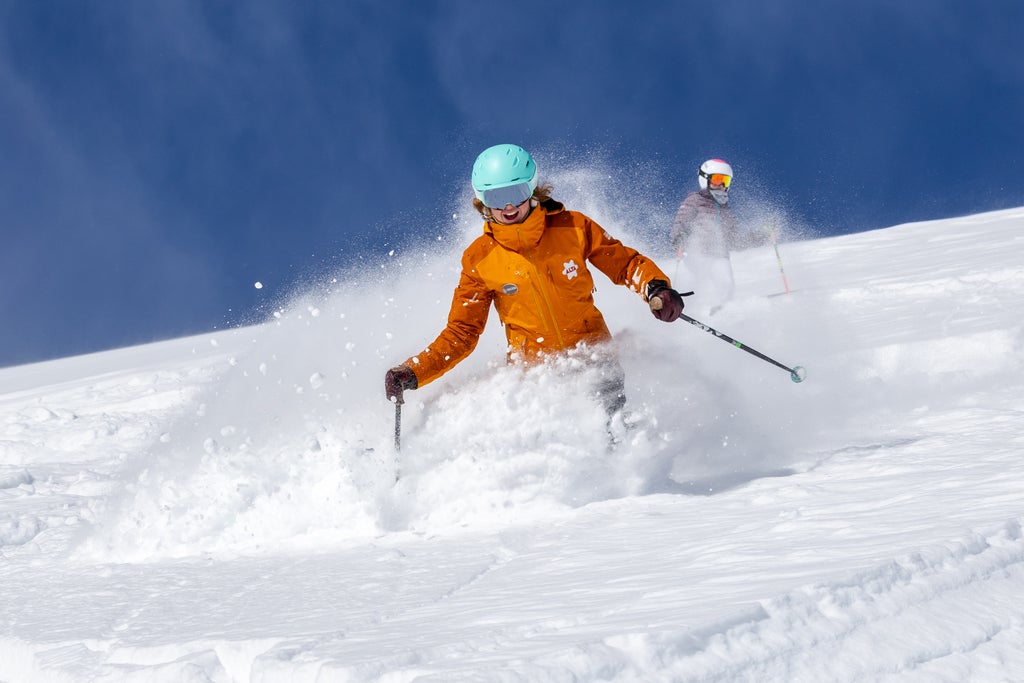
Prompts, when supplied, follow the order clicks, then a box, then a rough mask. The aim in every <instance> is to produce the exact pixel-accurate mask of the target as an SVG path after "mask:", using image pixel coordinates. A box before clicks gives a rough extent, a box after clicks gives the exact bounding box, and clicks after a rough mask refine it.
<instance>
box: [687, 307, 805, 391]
mask: <svg viewBox="0 0 1024 683" xmlns="http://www.w3.org/2000/svg"><path fill="white" fill-rule="evenodd" d="M679 318H680V319H681V320H685V321H686V322H688V323H690V324H691V325H693V326H694V327H699V328H700V329H702V330H704V331H705V332H708V333H710V334H713V335H715V336H716V337H718V338H719V339H721V340H723V341H727V342H729V343H730V344H732V345H733V346H735V347H736V348H738V349H742V350H743V351H746V352H747V353H749V354H751V355H752V356H757V357H758V358H760V359H761V360H764V361H768V362H769V363H771V364H772V365H774V366H776V367H780V368H782V369H783V370H786V371H787V372H789V378H790V379H792V380H793V381H794V382H803V381H804V377H806V376H807V371H806V370H804V369H803V368H802V367H801V366H799V365H797V366H795V367H792V368H790V367H786V366H785V365H783V364H782V363H780V362H779V361H777V360H775V359H774V358H769V357H768V356H766V355H764V354H763V353H761V352H760V351H758V350H756V349H752V348H750V347H749V346H747V345H746V344H744V343H743V342H740V341H736V340H735V339H733V338H732V337H730V336H729V335H727V334H724V333H722V332H719V331H718V330H716V329H715V328H713V327H710V326H708V325H705V324H704V323H702V322H700V321H699V320H694V319H693V318H691V317H690V316H688V315H686V314H685V313H680V314H679Z"/></svg>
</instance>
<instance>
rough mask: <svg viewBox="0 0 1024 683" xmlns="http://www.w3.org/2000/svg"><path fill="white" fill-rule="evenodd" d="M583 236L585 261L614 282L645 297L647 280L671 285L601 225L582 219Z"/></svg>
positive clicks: (664, 276)
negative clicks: (586, 250)
mask: <svg viewBox="0 0 1024 683" xmlns="http://www.w3.org/2000/svg"><path fill="white" fill-rule="evenodd" d="M583 237H584V240H585V243H586V245H587V247H588V254H587V260H588V261H590V262H591V263H593V264H594V266H595V267H597V269H598V270H600V271H601V272H602V273H604V274H605V275H607V276H608V279H610V280H611V281H612V282H614V283H615V284H617V285H626V286H627V287H629V288H630V289H632V290H633V291H634V292H637V293H638V294H640V296H642V297H643V298H644V300H645V301H646V300H647V285H648V284H650V282H651V280H664V281H665V282H666V283H668V284H669V286H670V287H671V286H672V285H671V282H669V279H668V276H667V275H665V273H663V272H662V271H661V269H660V268H658V266H657V265H655V263H654V261H652V260H651V259H649V258H647V257H646V256H644V255H643V254H641V253H640V252H638V251H637V250H636V249H633V248H631V247H627V246H626V245H624V244H623V243H622V242H620V241H619V240H617V239H615V238H614V237H612V236H611V235H609V234H608V233H607V232H605V230H604V228H602V227H601V226H600V225H598V224H597V223H595V222H594V221H592V220H590V219H589V218H585V220H584V225H583Z"/></svg>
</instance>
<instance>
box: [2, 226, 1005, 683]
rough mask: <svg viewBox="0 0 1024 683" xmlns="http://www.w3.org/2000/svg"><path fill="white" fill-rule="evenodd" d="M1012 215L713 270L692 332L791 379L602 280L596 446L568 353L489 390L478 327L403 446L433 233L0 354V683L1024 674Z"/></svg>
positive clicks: (438, 299) (503, 370)
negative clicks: (601, 400)
mask: <svg viewBox="0 0 1024 683" xmlns="http://www.w3.org/2000/svg"><path fill="white" fill-rule="evenodd" d="M583 208H584V209H585V210H587V211H588V213H591V215H595V216H596V217H598V218H600V219H601V221H602V223H603V224H604V225H605V226H606V227H609V228H610V229H612V231H613V232H615V233H616V234H618V235H621V236H622V237H623V238H624V239H625V240H626V241H627V242H629V243H632V244H636V245H637V246H641V247H644V246H645V245H646V243H647V240H646V239H645V235H644V234H643V233H642V232H636V233H628V232H626V231H623V230H621V229H619V228H618V227H617V225H618V223H619V222H618V221H616V220H615V216H614V215H611V214H609V215H608V216H607V217H606V216H605V215H604V214H602V210H603V209H602V208H601V207H596V210H594V209H593V208H591V207H583ZM606 218H608V219H610V220H608V221H607V222H606ZM1022 228H1024V209H1016V210H1009V211H1001V212H996V213H989V214H982V215H977V216H968V217H962V218H954V219H948V220H943V221H934V222H929V223H918V224H911V225H903V226H897V227H893V228H889V229H885V230H879V231H874V232H868V233H861V234H854V235H846V236H842V237H834V238H829V239H804V240H800V241H790V242H784V243H782V244H781V245H780V247H779V251H780V255H781V257H782V260H783V263H784V266H785V270H786V275H787V278H788V282H789V284H790V286H791V287H792V289H793V291H792V292H791V293H789V294H782V295H778V294H780V292H781V290H782V281H781V278H780V273H779V267H778V263H777V261H776V257H775V253H774V251H772V248H771V247H770V246H761V247H755V248H751V249H748V250H746V251H743V252H740V253H738V254H736V255H735V257H734V266H735V270H736V274H737V285H738V289H737V296H736V299H735V300H734V301H733V302H731V303H730V304H728V305H727V306H726V307H725V308H724V309H723V310H722V311H721V312H719V313H717V314H716V315H715V316H713V317H712V318H702V319H704V320H705V321H706V322H708V323H710V324H712V325H713V326H715V327H716V328H718V329H720V330H721V331H723V332H725V333H727V334H729V335H731V336H733V337H735V338H736V339H738V340H740V341H742V342H743V343H745V344H748V345H750V346H752V347H754V348H756V349H757V350H759V351H761V352H763V353H766V354H768V355H769V356H772V357H773V358H776V359H777V360H779V361H781V362H783V363H784V364H788V365H794V364H800V365H803V366H805V367H806V368H807V370H808V373H809V376H808V379H807V381H805V382H804V383H802V384H795V383H793V382H791V381H790V379H789V377H788V374H787V373H786V372H784V371H782V370H779V369H778V368H776V367H774V366H772V365H770V364H768V363H765V362H763V361H761V360H758V359H756V358H754V357H753V356H750V355H748V354H745V353H743V352H742V351H740V350H738V349H736V348H734V347H732V346H730V345H728V344H725V343H722V342H721V341H720V340H718V339H715V338H714V337H713V336H712V335H710V334H706V333H704V332H702V331H700V330H698V329H696V328H694V327H692V326H689V325H684V324H675V325H672V326H666V325H664V324H663V323H660V322H658V321H656V320H654V319H653V318H652V317H651V316H650V314H649V313H648V312H647V311H646V309H645V306H644V305H643V304H642V302H639V301H638V300H637V299H636V298H635V295H632V294H630V293H629V292H627V291H625V290H623V289H621V288H613V287H611V286H610V285H608V284H607V283H605V284H604V285H600V284H599V291H598V297H599V302H600V305H601V306H602V308H603V310H604V311H605V313H606V315H607V317H608V319H609V322H610V324H611V325H612V327H613V331H614V332H615V333H616V335H617V340H618V345H619V349H620V353H621V356H622V362H623V365H624V367H625V369H626V372H627V383H628V392H629V395H628V399H629V404H628V406H629V414H628V416H627V422H629V423H630V425H631V429H630V430H629V431H628V432H624V433H625V434H626V439H625V442H624V443H623V444H621V445H620V446H618V447H617V448H615V449H613V450H611V451H609V450H608V449H607V448H606V446H605V441H604V436H603V433H602V430H603V416H602V414H601V410H600V408H599V407H598V406H597V405H595V404H594V403H593V402H592V401H591V400H590V399H589V398H588V397H587V392H586V388H587V386H588V382H590V381H591V380H592V377H590V371H589V370H588V368H587V367H586V366H585V363H584V362H583V360H585V359H578V358H569V359H565V360H562V361H560V362H557V363H552V364H550V365H549V366H545V367H541V368H534V369H531V370H528V371H525V372H524V371H522V370H518V369H515V368H508V367H506V366H505V365H504V363H503V356H502V342H501V333H500V329H497V325H496V324H494V321H492V325H491V326H490V327H489V329H488V332H487V333H486V334H485V338H484V339H483V340H482V341H481V344H480V347H479V348H478V350H477V351H476V353H475V354H474V355H473V356H472V357H470V359H469V360H467V361H466V362H465V363H463V364H462V365H461V366H459V367H458V368H456V370H454V371H453V372H452V373H450V374H449V375H448V376H446V377H445V378H444V379H443V380H441V381H439V382H436V383H434V384H433V385H430V386H428V387H426V388H424V389H422V390H420V391H418V392H415V393H412V394H410V395H409V399H410V400H409V402H408V403H407V404H406V406H405V407H404V410H403V414H402V418H403V422H402V433H401V439H402V448H401V451H400V452H396V451H395V449H394V446H393V441H394V427H395V414H394V410H393V408H392V406H391V405H389V404H388V403H387V402H386V401H385V400H384V398H383V396H382V393H383V390H382V386H381V384H382V376H383V373H384V371H385V370H386V369H387V368H388V367H390V366H391V365H392V364H394V363H396V362H398V361H400V360H402V359H404V358H405V357H406V356H408V355H409V354H411V353H413V352H415V351H416V350H417V348H419V347H420V346H422V345H424V344H426V343H427V342H429V341H430V340H431V339H433V335H434V334H436V332H438V331H439V330H440V327H441V325H442V323H443V320H444V318H445V315H446V313H447V307H448V302H449V297H450V292H451V289H452V287H453V286H454V284H455V279H456V275H457V268H458V253H459V249H458V247H457V246H449V247H447V248H443V247H441V246H439V245H440V244H443V242H439V243H438V244H437V245H435V246H433V247H428V248H417V249H410V250H409V251H408V252H407V253H396V254H393V255H392V256H391V257H390V258H389V259H388V261H387V262H386V263H384V264H375V265H374V266H372V267H368V268H366V269H365V270H363V271H349V272H345V273H341V274H336V275H334V276H333V277H327V278H324V279H323V281H322V282H319V283H318V284H317V285H316V286H315V287H313V288H311V289H310V291H308V292H305V293H304V294H302V295H301V296H299V297H296V298H295V299H293V300H291V301H288V302H284V303H282V304H281V307H280V309H279V310H278V311H277V313H276V315H275V317H274V318H273V319H272V320H271V321H270V322H267V323H264V324H260V325H255V326H252V327H248V328H243V329H239V330H233V331H230V332H220V333H217V334H211V335H206V336H201V337H195V338H188V339H179V340H173V341H168V342H163V343H159V344H153V345H149V346H143V347H137V348H131V349H122V350H118V351H112V352H108V353H102V354H95V355H91V356H83V357H77V358H68V359H64V360H60V361H54V362H49V363H44V364H37V365H28V366H21V367H13V368H7V369H3V370H0V557H2V561H0V617H2V618H0V629H2V630H0V681H86V680H88V681H218V682H219V681H394V682H397V681H492V680H495V681H593V680H602V681H698V680H700V681H737V680H741V681H742V680H746V681H825V680H828V681H884V680H893V681H895V680H899V681H1020V680H1024V600H1022V599H1021V596H1022V595H1024V534H1022V531H1021V524H1022V522H1024V476H1022V474H1024V461H1022V456H1024V419H1022V418H1024V382H1022V378H1024V363H1022V359H1024V354H1022V348H1024V332H1022V330H1024V326H1022V323H1021V316H1020V312H1021V311H1022V310H1024V309H1022V305H1021V301H1022V300H1024V230H1022ZM473 229H475V226H469V227H467V228H466V231H467V233H468V232H471V231H472V230H473ZM645 250H646V249H645ZM663 266H664V267H665V268H666V269H672V268H675V267H676V264H674V263H671V262H670V261H666V262H664V263H663ZM679 273H680V275H679V277H678V278H676V279H677V281H678V284H679V286H680V287H685V286H689V287H693V288H695V289H698V290H699V283H697V282H689V283H687V282H686V280H687V278H688V276H689V273H688V272H687V270H686V265H685V264H682V265H681V266H680V269H679ZM698 293H699V291H698ZM695 300H696V304H695V305H693V306H692V307H691V308H690V309H689V310H694V311H696V310H699V309H700V306H699V299H698V298H695ZM694 315H696V313H694ZM396 477H397V482H396Z"/></svg>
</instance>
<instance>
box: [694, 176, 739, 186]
mask: <svg viewBox="0 0 1024 683" xmlns="http://www.w3.org/2000/svg"><path fill="white" fill-rule="evenodd" d="M701 175H703V176H704V177H705V178H707V179H708V185H722V186H723V187H729V183H731V182H732V176H730V175H726V174H724V173H710V174H709V173H702V174H701Z"/></svg>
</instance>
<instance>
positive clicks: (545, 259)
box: [405, 200, 671, 387]
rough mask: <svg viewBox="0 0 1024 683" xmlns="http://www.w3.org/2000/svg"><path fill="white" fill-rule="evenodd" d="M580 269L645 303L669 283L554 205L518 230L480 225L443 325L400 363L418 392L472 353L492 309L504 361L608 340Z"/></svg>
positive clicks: (588, 279)
mask: <svg viewBox="0 0 1024 683" xmlns="http://www.w3.org/2000/svg"><path fill="white" fill-rule="evenodd" d="M588 262H589V263H592V264H593V265H594V266H595V267H596V268H597V269H598V270H600V271H601V272H602V273H604V274H605V275H607V276H608V277H609V279H611V281H612V282H614V283H615V284H618V285H626V286H628V287H629V288H630V289H632V290H633V291H635V292H637V293H639V294H640V295H641V296H642V297H643V298H644V299H645V300H646V298H647V297H646V293H647V285H648V283H650V281H651V280H664V281H665V282H666V283H668V282H669V279H668V278H667V277H666V276H665V274H664V273H663V272H662V271H661V270H660V269H659V268H658V267H657V266H656V265H655V264H654V262H653V261H651V260H650V259H648V258H647V257H645V256H643V255H642V254H640V253H639V252H638V251H636V250H635V249H631V248H629V247H627V246H625V245H623V244H622V243H621V242H620V241H618V240H617V239H615V238H613V237H612V236H611V235H609V234H608V233H607V232H605V231H604V229H603V228H601V226H600V225H598V224H597V223H595V222H594V221H592V220H591V219H590V218H588V217H587V216H585V215H583V214H581V213H578V212H575V211H567V210H565V208H564V207H563V206H562V204H560V203H559V202H556V201H554V200H548V201H545V202H544V203H542V204H541V205H539V206H537V207H535V208H534V209H533V211H531V212H530V214H529V215H528V216H527V217H526V219H525V220H524V221H523V222H522V223H516V224H513V225H505V224H502V223H497V222H493V221H488V222H486V223H485V224H484V234H483V235H481V236H480V237H478V238H477V239H476V240H474V241H473V242H472V244H470V245H469V247H467V248H466V251H465V252H464V253H463V255H462V274H461V275H460V277H459V284H458V286H457V287H456V288H455V294H454V295H453V296H452V307H451V311H450V312H449V314H448V325H447V326H446V327H445V329H444V331H442V332H441V334H440V335H438V337H437V339H435V340H434V342H433V343H432V344H430V346H428V347H427V348H426V349H424V350H423V351H422V352H420V353H419V354H417V355H415V356H413V357H411V358H409V359H408V360H407V361H406V362H405V365H407V366H408V367H410V368H412V370H413V372H415V374H416V379H417V383H418V386H420V387H422V386H424V385H426V384H429V383H430V382H432V381H434V380H435V379H437V378H438V377H440V376H441V375H443V374H444V373H446V372H448V371H449V370H451V369H452V368H453V367H455V366H456V365H457V364H458V363H459V362H460V361H462V360H463V359H464V358H465V357H466V356H468V355H469V354H470V352H472V351H473V349H474V348H475V347H476V344H477V341H479V338H480V335H481V334H482V333H483V331H484V327H485V325H486V324H487V316H488V313H489V312H490V307H491V304H492V303H493V304H494V308H495V309H496V310H497V311H498V317H499V318H500V319H501V322H502V324H503V325H504V327H505V337H506V338H507V339H508V355H509V360H510V361H511V360H512V359H514V358H520V357H521V358H525V359H529V358H535V357H537V356H539V355H542V354H546V353H553V352H557V351H561V350H564V349H569V348H572V347H573V346H575V345H577V344H578V343H580V342H583V341H587V342H602V341H606V340H608V339H611V333H610V332H609V331H608V326H607V325H606V324H605V321H604V316H602V315H601V312H600V311H599V310H597V307H596V306H595V305H594V296H593V292H594V279H593V277H592V276H591V273H590V270H589V269H588V268H587V263H588ZM669 286H671V284H669Z"/></svg>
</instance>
